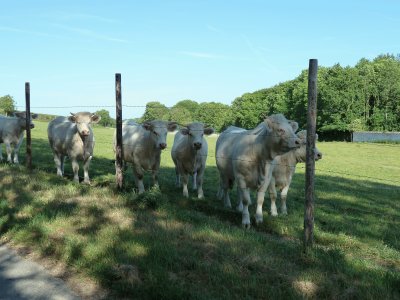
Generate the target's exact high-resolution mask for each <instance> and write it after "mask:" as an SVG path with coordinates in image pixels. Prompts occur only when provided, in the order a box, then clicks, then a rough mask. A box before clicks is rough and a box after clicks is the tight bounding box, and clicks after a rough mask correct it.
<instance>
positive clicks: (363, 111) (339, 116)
mask: <svg viewBox="0 0 400 300" xmlns="http://www.w3.org/2000/svg"><path fill="white" fill-rule="evenodd" d="M317 85H318V95H317V107H318V114H317V131H318V132H319V133H322V134H324V133H329V132H333V133H338V132H339V133H340V132H349V131H350V132H351V131H363V130H367V131H400V55H397V56H394V55H389V54H386V55H379V56H378V57H376V58H375V59H373V60H368V59H365V58H363V59H361V60H360V61H359V62H358V63H357V64H356V65H355V66H354V67H351V66H346V67H342V66H341V65H340V64H336V65H334V66H332V67H323V66H320V67H319V69H318V81H317ZM307 87H308V70H303V71H302V72H301V73H300V75H299V76H297V77H296V78H295V79H293V80H288V81H285V82H283V83H279V84H277V85H275V86H273V87H270V88H266V89H262V90H259V91H255V92H252V93H245V94H243V95H242V96H240V97H237V98H236V99H234V100H233V102H232V103H231V105H226V104H222V103H218V102H202V103H198V102H196V101H193V100H190V99H186V100H182V101H179V102H177V103H176V104H175V105H174V106H172V107H167V106H165V105H164V104H162V103H160V102H158V101H151V102H148V103H147V104H146V108H145V112H144V114H143V115H142V116H141V117H140V118H138V119H136V121H138V122H141V121H145V120H154V119H161V120H170V121H171V120H173V121H177V122H178V123H180V124H186V123H190V122H193V121H200V122H203V123H206V124H208V125H210V126H212V127H213V128H214V129H215V130H216V131H218V132H220V131H222V130H224V129H225V128H226V127H227V126H230V125H235V126H239V127H243V128H254V127H255V126H256V125H257V124H258V123H259V122H261V121H262V120H263V119H264V118H265V117H266V116H268V115H271V114H274V113H282V114H284V115H285V116H286V117H287V118H288V119H292V120H296V121H298V122H299V124H300V126H301V127H302V128H305V126H306V120H307V115H306V113H307V97H308V95H307ZM13 103H14V102H13V99H12V97H11V96H9V95H7V96H4V97H0V110H2V111H3V112H5V113H6V114H9V113H10V112H12V111H13V109H14V106H13ZM96 113H97V114H99V115H101V117H102V119H101V124H100V125H103V126H115V120H114V119H112V118H111V117H110V115H109V112H108V111H107V110H104V109H103V110H99V111H97V112H96Z"/></svg>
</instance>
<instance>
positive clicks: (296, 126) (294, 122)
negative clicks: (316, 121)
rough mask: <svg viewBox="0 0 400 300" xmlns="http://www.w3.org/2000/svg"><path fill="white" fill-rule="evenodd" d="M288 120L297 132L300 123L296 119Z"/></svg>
mask: <svg viewBox="0 0 400 300" xmlns="http://www.w3.org/2000/svg"><path fill="white" fill-rule="evenodd" d="M288 122H289V124H290V126H292V128H293V131H294V132H296V131H297V129H299V123H297V122H296V121H291V120H290V121H288Z"/></svg>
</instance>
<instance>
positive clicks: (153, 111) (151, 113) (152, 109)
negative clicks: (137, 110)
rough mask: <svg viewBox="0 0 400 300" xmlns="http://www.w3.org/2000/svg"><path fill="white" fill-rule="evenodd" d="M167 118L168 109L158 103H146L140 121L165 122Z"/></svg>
mask: <svg viewBox="0 0 400 300" xmlns="http://www.w3.org/2000/svg"><path fill="white" fill-rule="evenodd" d="M168 118H169V109H168V107H166V106H165V105H164V104H162V103H160V102H158V101H152V102H148V103H147V104H146V110H145V112H144V114H143V116H142V121H151V120H165V121H167V120H168Z"/></svg>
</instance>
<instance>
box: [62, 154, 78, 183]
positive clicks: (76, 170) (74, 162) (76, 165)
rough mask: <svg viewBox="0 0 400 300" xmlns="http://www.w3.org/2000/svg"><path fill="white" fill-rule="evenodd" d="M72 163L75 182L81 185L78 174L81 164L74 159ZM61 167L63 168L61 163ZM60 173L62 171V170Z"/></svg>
mask: <svg viewBox="0 0 400 300" xmlns="http://www.w3.org/2000/svg"><path fill="white" fill-rule="evenodd" d="M71 163H72V171H73V172H74V181H75V182H76V183H79V175H78V172H79V163H78V161H77V160H76V158H72V161H71ZM60 167H61V163H60ZM60 171H61V170H60Z"/></svg>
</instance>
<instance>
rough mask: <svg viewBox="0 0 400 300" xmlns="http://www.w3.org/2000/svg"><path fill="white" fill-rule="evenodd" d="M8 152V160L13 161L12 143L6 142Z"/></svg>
mask: <svg viewBox="0 0 400 300" xmlns="http://www.w3.org/2000/svg"><path fill="white" fill-rule="evenodd" d="M6 152H7V162H9V163H12V160H11V152H12V150H11V144H10V143H6Z"/></svg>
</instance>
